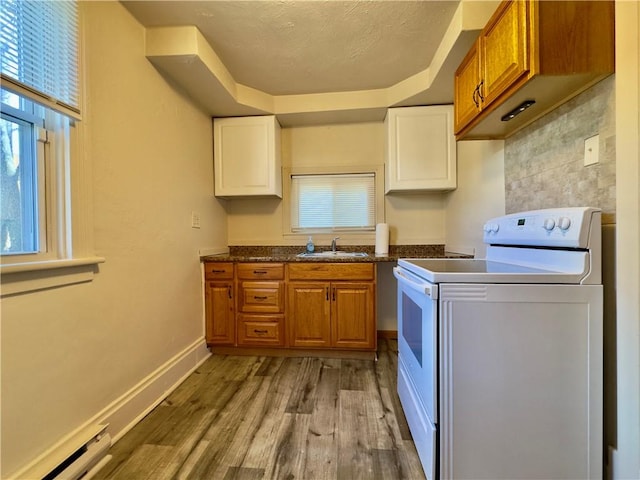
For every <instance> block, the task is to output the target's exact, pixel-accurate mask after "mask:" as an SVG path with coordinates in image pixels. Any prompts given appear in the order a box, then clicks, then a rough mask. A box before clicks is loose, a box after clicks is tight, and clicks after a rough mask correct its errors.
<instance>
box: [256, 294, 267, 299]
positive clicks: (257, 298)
mask: <svg viewBox="0 0 640 480" xmlns="http://www.w3.org/2000/svg"><path fill="white" fill-rule="evenodd" d="M253 299H254V300H266V299H267V297H258V296H255V295H254V297H253Z"/></svg>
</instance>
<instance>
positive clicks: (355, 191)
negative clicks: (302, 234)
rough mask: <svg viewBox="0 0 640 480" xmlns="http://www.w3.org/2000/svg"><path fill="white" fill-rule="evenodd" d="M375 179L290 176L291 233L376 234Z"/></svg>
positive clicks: (352, 175) (371, 174) (363, 177)
mask: <svg viewBox="0 0 640 480" xmlns="http://www.w3.org/2000/svg"><path fill="white" fill-rule="evenodd" d="M375 224H376V201H375V175H374V174H373V173H363V174H330V175H292V176H291V229H292V231H300V230H304V229H315V230H373V229H375Z"/></svg>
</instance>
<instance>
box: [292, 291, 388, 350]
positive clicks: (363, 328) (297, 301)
mask: <svg viewBox="0 0 640 480" xmlns="http://www.w3.org/2000/svg"><path fill="white" fill-rule="evenodd" d="M287 300H288V302H289V303H288V309H287V319H288V320H289V322H288V324H289V345H290V346H292V347H305V348H341V349H352V348H355V349H365V350H366V349H374V348H375V337H376V335H375V333H376V332H375V316H374V311H373V308H374V305H375V299H374V287H373V284H371V283H364V282H290V283H289V289H288V292H287Z"/></svg>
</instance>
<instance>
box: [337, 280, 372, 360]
mask: <svg viewBox="0 0 640 480" xmlns="http://www.w3.org/2000/svg"><path fill="white" fill-rule="evenodd" d="M374 302H375V299H374V293H373V285H372V284H371V283H351V282H339V283H338V282H336V283H332V284H331V330H332V339H333V342H332V345H333V346H334V347H337V348H366V349H372V348H375V346H376V342H375V341H376V331H375V324H376V322H375V303H374Z"/></svg>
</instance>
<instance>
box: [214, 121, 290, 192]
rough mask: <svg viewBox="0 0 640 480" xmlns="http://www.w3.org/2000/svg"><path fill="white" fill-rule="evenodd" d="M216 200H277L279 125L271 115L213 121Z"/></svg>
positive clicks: (279, 170) (279, 168) (279, 157)
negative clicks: (232, 198)
mask: <svg viewBox="0 0 640 480" xmlns="http://www.w3.org/2000/svg"><path fill="white" fill-rule="evenodd" d="M213 143H214V145H213V150H214V175H215V179H214V183H215V196H216V197H251V196H258V197H280V198H282V172H281V164H282V161H281V153H280V124H279V123H278V120H277V119H276V117H275V116H274V115H268V116H260V117H235V118H215V119H214V120H213Z"/></svg>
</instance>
